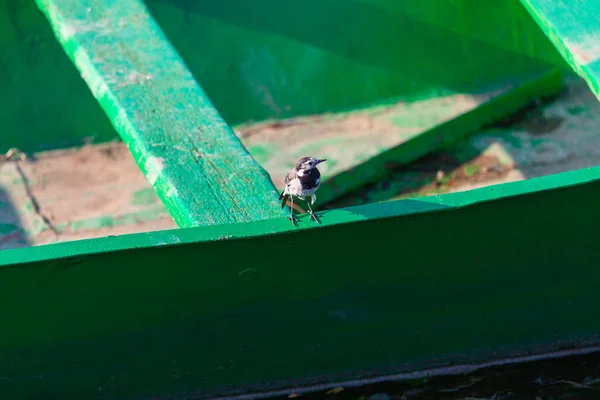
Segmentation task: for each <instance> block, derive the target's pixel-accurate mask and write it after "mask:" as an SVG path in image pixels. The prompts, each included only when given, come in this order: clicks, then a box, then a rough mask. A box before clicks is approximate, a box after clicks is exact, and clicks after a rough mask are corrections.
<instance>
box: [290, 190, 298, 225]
mask: <svg viewBox="0 0 600 400" xmlns="http://www.w3.org/2000/svg"><path fill="white" fill-rule="evenodd" d="M290 200H291V202H292V204H291V206H290V217H289V219H291V220H292V225H294V226H296V221H298V218H296V216H295V215H294V196H290Z"/></svg>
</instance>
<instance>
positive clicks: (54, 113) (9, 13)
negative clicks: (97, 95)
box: [0, 0, 117, 154]
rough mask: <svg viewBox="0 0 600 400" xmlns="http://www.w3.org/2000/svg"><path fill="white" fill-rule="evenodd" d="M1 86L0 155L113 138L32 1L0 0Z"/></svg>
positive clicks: (76, 73) (96, 104)
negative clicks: (15, 148)
mask: <svg viewBox="0 0 600 400" xmlns="http://www.w3.org/2000/svg"><path fill="white" fill-rule="evenodd" d="M0 88H2V90H0V126H2V134H1V135H0V154H3V153H5V152H6V151H7V150H8V149H9V148H11V147H17V148H19V149H21V150H22V151H25V152H36V151H42V150H48V149H52V148H61V147H66V146H72V145H77V144H81V143H83V142H84V141H88V140H91V141H93V142H103V141H107V140H110V139H113V138H115V137H117V133H116V132H115V130H114V129H113V127H112V126H111V125H110V122H109V120H108V118H107V117H106V115H105V114H104V113H103V112H102V109H101V108H100V107H99V106H98V103H97V102H96V101H95V99H94V97H93V96H92V94H91V93H90V91H89V89H88V88H87V87H86V85H85V82H83V80H82V79H81V76H80V75H79V73H78V71H77V70H76V69H75V68H74V67H73V64H72V63H71V62H70V61H69V58H68V57H67V56H66V55H65V54H64V51H63V50H62V49H61V47H60V45H59V44H58V42H57V41H56V39H55V37H54V35H53V34H52V30H51V29H50V26H49V25H48V22H47V21H46V20H45V19H44V16H43V14H42V13H40V11H39V10H38V9H37V7H36V6H35V2H33V1H20V0H0ZM41 93H43V94H44V95H40V94H41Z"/></svg>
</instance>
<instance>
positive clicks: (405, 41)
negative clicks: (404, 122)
mask: <svg viewBox="0 0 600 400" xmlns="http://www.w3.org/2000/svg"><path fill="white" fill-rule="evenodd" d="M146 3H147V5H148V7H149V9H150V11H151V12H152V14H153V16H154V17H155V18H156V20H157V21H158V22H159V24H160V26H161V28H162V29H163V31H164V32H165V33H166V35H167V37H168V38H169V40H170V41H171V43H173V45H174V47H175V48H176V49H177V51H178V52H179V54H181V55H182V57H183V59H184V60H185V62H186V65H187V66H188V67H189V68H190V70H191V71H192V73H193V74H194V76H195V77H196V79H197V80H198V82H199V83H200V84H201V85H202V87H203V88H204V89H205V90H206V92H207V94H208V95H209V97H210V98H211V100H212V101H213V103H214V104H215V106H216V107H217V109H218V110H219V111H220V113H221V114H222V115H223V117H224V118H225V119H226V120H227V121H228V122H229V123H230V124H232V125H235V124H239V123H243V122H246V121H248V120H254V121H258V120H263V119H266V118H286V117H292V116H296V115H304V114H311V113H321V112H325V111H339V110H345V109H349V108H355V107H360V106H363V105H369V104H373V103H378V102H382V101H388V100H389V99H391V98H402V99H411V98H419V97H421V96H423V95H426V94H430V93H436V92H437V93H442V92H446V93H452V92H459V93H477V92H479V91H481V90H483V89H485V87H486V86H489V85H493V84H498V82H512V81H514V80H515V79H519V78H522V77H524V76H528V74H536V73H539V72H540V71H545V70H548V69H549V68H551V67H552V66H555V65H565V64H564V61H563V60H562V58H561V57H560V56H559V55H558V53H557V52H556V50H555V49H554V48H553V46H552V45H551V44H550V43H549V42H548V40H547V39H546V37H545V36H544V35H543V33H542V32H541V31H539V29H538V28H537V26H536V25H535V22H534V21H533V20H532V19H531V17H530V16H529V14H527V12H526V11H525V10H524V9H523V8H522V6H521V4H520V3H519V2H518V1H516V0H511V1H508V2H506V1H505V0H502V1H500V0H494V1H492V2H491V3H490V2H487V3H485V4H483V2H482V3H473V2H469V3H468V4H462V3H461V4H459V3H456V2H449V1H446V2H440V1H438V0H423V1H421V2H419V3H415V2H412V1H408V0H407V1H394V2H392V1H382V2H381V4H380V7H375V6H373V5H370V4H368V3H367V2H359V1H345V2H344V3H343V5H341V4H340V3H339V2H336V1H334V0H306V1H302V2H281V1H277V0H257V1H249V2H240V1H237V0H223V1H219V2H214V1H205V0H149V1H147V2H146Z"/></svg>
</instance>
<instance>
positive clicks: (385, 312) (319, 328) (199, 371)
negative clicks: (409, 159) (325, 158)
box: [0, 167, 600, 399]
mask: <svg viewBox="0 0 600 400" xmlns="http://www.w3.org/2000/svg"><path fill="white" fill-rule="evenodd" d="M599 197H600V167H596V168H588V169H584V170H578V171H573V172H569V173H563V174H557V175H553V176H548V177H543V178H536V179H531V180H529V181H522V182H514V183H509V184H503V185H498V186H495V187H493V188H491V187H488V188H482V189H477V190H473V191H470V192H468V193H453V194H448V195H442V196H433V197H429V198H420V199H413V200H404V201H396V202H389V203H385V204H374V205H369V206H361V207H353V208H348V209H344V210H334V211H330V212H325V213H323V214H322V220H323V224H322V225H316V224H313V223H311V222H310V221H309V220H308V218H305V217H303V218H301V221H300V227H299V228H293V227H291V224H290V223H289V221H288V220H287V219H285V218H276V219H271V220H265V221H256V222H252V223H239V224H230V225H226V226H225V225H221V226H210V227H200V228H191V229H178V230H169V231H163V232H152V233H146V234H135V235H124V236H120V237H112V238H110V237H109V238H102V239H94V240H82V241H77V242H72V243H61V244H54V245H47V246H39V247H33V248H30V249H25V250H19V249H16V250H8V251H4V252H0V265H2V267H0V293H1V294H2V298H3V301H4V302H6V303H7V304H13V306H12V307H1V308H0V321H3V324H2V329H1V330H0V357H1V358H2V360H4V362H3V363H1V364H0V376H5V377H19V379H3V380H0V391H1V392H2V393H3V395H4V396H6V397H7V398H35V397H36V396H37V397H39V394H40V393H44V394H45V395H46V396H47V397H50V398H61V399H72V398H73V399H74V398H90V397H94V396H97V393H98V388H99V387H101V388H102V397H103V398H106V399H117V398H120V399H133V398H151V397H157V396H167V395H173V396H174V397H176V396H177V395H178V396H179V398H184V397H185V395H186V394H189V395H192V394H194V393H202V396H203V397H214V395H215V394H217V393H225V392H229V393H231V392H233V391H248V392H256V391H258V390H260V389H264V388H265V385H268V387H269V388H270V389H276V388H281V387H282V386H284V385H286V384H306V383H314V382H315V381H317V382H322V381H324V380H330V381H333V382H335V381H337V380H339V379H342V378H355V377H357V376H360V375H361V374H365V373H367V371H371V372H372V373H377V374H380V373H387V372H392V371H396V372H398V370H401V371H414V370H418V369H423V368H427V367H434V366H439V365H446V364H456V363H461V362H473V363H476V362H481V361H487V360H492V359H499V358H502V357H505V356H507V355H509V354H510V355H513V356H515V355H522V354H530V353H532V352H538V351H549V350H556V349H558V348H563V346H565V345H569V346H574V347H579V346H584V345H592V344H598V338H597V336H596V334H597V333H598V332H599V331H600V321H599V320H598V319H596V318H589V310H590V309H597V308H598V307H600V298H599V297H598V296H596V293H597V288H598V286H599V285H600V272H599V271H598V268H597V266H598V265H599V263H600V253H598V251H596V250H595V249H596V248H597V243H596V235H595V233H597V221H598V219H599V218H600V209H599V208H598V207H597V199H598V198H599ZM557 205H560V207H561V211H562V212H560V213H557V212H556V207H557ZM582 210H584V211H585V212H582ZM482 221H483V222H485V223H482ZM457 227H460V232H461V234H460V235H457V234H456V232H457ZM402 232H404V233H402ZM432 232H435V235H436V237H438V238H440V240H437V241H436V242H435V250H436V251H433V252H432V251H431V248H432V247H431V246H432V245H431V235H432ZM515 232H518V234H515ZM406 233H410V234H406ZM224 238H226V239H224ZM314 243H327V246H317V247H314V256H315V257H316V259H318V260H319V262H318V263H313V264H311V263H308V264H304V265H303V266H302V268H287V267H285V265H283V264H282V263H281V261H280V260H282V259H285V257H286V256H288V255H289V249H290V248H292V247H293V248H306V247H310V246H311V245H312V244H314ZM465 243H469V244H470V246H469V248H467V249H465V251H463V252H460V257H449V255H452V254H457V251H458V249H463V248H464V244H465ZM351 249H357V250H356V251H352V250H351ZM399 254H401V255H402V256H401V257H400V258H398V255H399ZM490 254H493V255H494V256H493V257H490ZM199 255H202V258H201V260H199V258H198V256H199ZM374 255H376V256H377V257H379V258H378V260H379V261H378V262H373V257H374ZM365 265H368V266H369V268H365ZM565 265H569V266H570V267H569V269H568V271H566V270H565V268H564V266H565ZM415 266H418V268H416V267H415ZM252 270H253V271H254V272H253V273H251V274H248V271H252ZM24 293H29V294H30V295H27V296H24ZM498 299H502V301H498ZM49 310H50V311H52V312H49ZM72 321H77V323H76V324H73V323H71V322H72ZM290 326H293V327H294V329H290ZM409 326H410V329H408V328H407V327H409ZM440 337H443V338H444V340H443V341H440ZM588 339H589V341H587V342H586V340H588ZM357 343H360V346H357ZM381 349H385V351H384V352H382V351H380V350H381ZM257 360H260V362H257ZM290 360H293V362H290ZM40 371H43V373H44V375H43V378H41V377H40ZM246 385H247V386H248V387H245V386H246ZM190 397H193V396H190Z"/></svg>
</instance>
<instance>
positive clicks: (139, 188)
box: [0, 143, 176, 250]
mask: <svg viewBox="0 0 600 400" xmlns="http://www.w3.org/2000/svg"><path fill="white" fill-rule="evenodd" d="M175 227H176V225H175V223H174V222H173V220H172V219H171V217H170V215H169V213H168V212H167V210H166V208H165V206H164V205H163V204H162V203H161V202H160V200H159V198H158V197H157V195H156V192H155V191H154V189H153V188H152V187H151V186H150V184H149V183H148V182H147V180H146V179H145V177H144V175H143V174H142V173H141V171H140V170H139V168H138V167H137V165H136V163H135V161H134V160H133V158H132V157H131V154H130V153H129V150H128V149H127V147H126V146H125V145H124V144H123V143H109V144H106V145H98V146H84V147H82V148H77V149H70V150H64V151H52V152H46V153H37V154H32V155H30V156H29V157H28V158H27V159H25V160H20V159H19V158H14V157H13V158H12V159H10V160H8V161H4V162H1V161H0V250H2V249H7V248H15V247H27V246H35V245H40V244H48V243H55V242H63V241H69V240H77V239H84V238H94V237H105V236H109V235H123V234H127V233H135V232H148V231H155V230H161V229H173V228H175Z"/></svg>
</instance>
